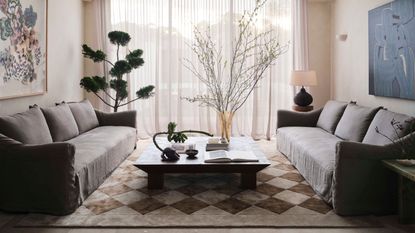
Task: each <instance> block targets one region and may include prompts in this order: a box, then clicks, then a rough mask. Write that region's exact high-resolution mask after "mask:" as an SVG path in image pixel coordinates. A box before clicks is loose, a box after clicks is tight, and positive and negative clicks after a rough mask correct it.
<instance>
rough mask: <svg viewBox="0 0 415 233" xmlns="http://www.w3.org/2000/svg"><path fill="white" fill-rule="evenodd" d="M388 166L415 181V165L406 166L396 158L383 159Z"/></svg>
mask: <svg viewBox="0 0 415 233" xmlns="http://www.w3.org/2000/svg"><path fill="white" fill-rule="evenodd" d="M383 163H384V164H385V166H386V167H388V168H389V169H391V170H392V171H394V172H396V173H398V174H399V175H401V176H404V177H406V178H408V179H410V180H412V181H415V166H405V165H403V164H400V163H398V161H396V160H383Z"/></svg>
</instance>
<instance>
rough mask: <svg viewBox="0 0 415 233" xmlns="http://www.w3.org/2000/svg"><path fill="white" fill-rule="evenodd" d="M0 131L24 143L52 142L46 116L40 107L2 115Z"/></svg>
mask: <svg viewBox="0 0 415 233" xmlns="http://www.w3.org/2000/svg"><path fill="white" fill-rule="evenodd" d="M0 133H1V134H3V135H5V136H7V137H9V138H12V139H14V140H17V141H19V142H21V143H23V144H46V143H51V142H52V137H51V135H50V132H49V128H48V125H47V123H46V120H45V117H44V116H43V114H42V112H41V111H40V109H39V108H38V107H33V108H31V109H29V110H28V111H26V112H22V113H17V114H14V115H11V116H3V117H0Z"/></svg>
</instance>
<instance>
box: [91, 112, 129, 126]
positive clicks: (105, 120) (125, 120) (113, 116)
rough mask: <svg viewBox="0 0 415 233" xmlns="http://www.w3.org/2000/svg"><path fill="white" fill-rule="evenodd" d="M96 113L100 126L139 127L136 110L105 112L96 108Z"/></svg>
mask: <svg viewBox="0 0 415 233" xmlns="http://www.w3.org/2000/svg"><path fill="white" fill-rule="evenodd" d="M95 113H96V114H97V117H98V121H99V125H100V126H129V127H132V128H137V119H136V117H137V112H136V111H124V112H114V113H105V112H101V111H98V110H95Z"/></svg>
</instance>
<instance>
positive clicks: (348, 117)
mask: <svg viewBox="0 0 415 233" xmlns="http://www.w3.org/2000/svg"><path fill="white" fill-rule="evenodd" d="M379 109H380V107H378V108H368V107H363V106H359V105H356V104H348V105H347V107H346V110H344V113H343V116H342V117H341V119H340V121H339V124H338V125H337V128H336V131H335V132H334V134H335V135H336V136H337V137H339V138H342V139H343V140H346V141H353V142H361V141H362V140H363V137H364V136H365V134H366V132H367V129H368V128H369V125H370V123H371V122H372V120H373V117H375V115H376V113H377V112H378V111H379Z"/></svg>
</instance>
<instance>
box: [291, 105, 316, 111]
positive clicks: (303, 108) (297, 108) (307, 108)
mask: <svg viewBox="0 0 415 233" xmlns="http://www.w3.org/2000/svg"><path fill="white" fill-rule="evenodd" d="M292 109H293V110H294V111H297V112H310V111H313V109H314V107H313V106H312V105H308V106H298V105H293V107H292Z"/></svg>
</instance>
